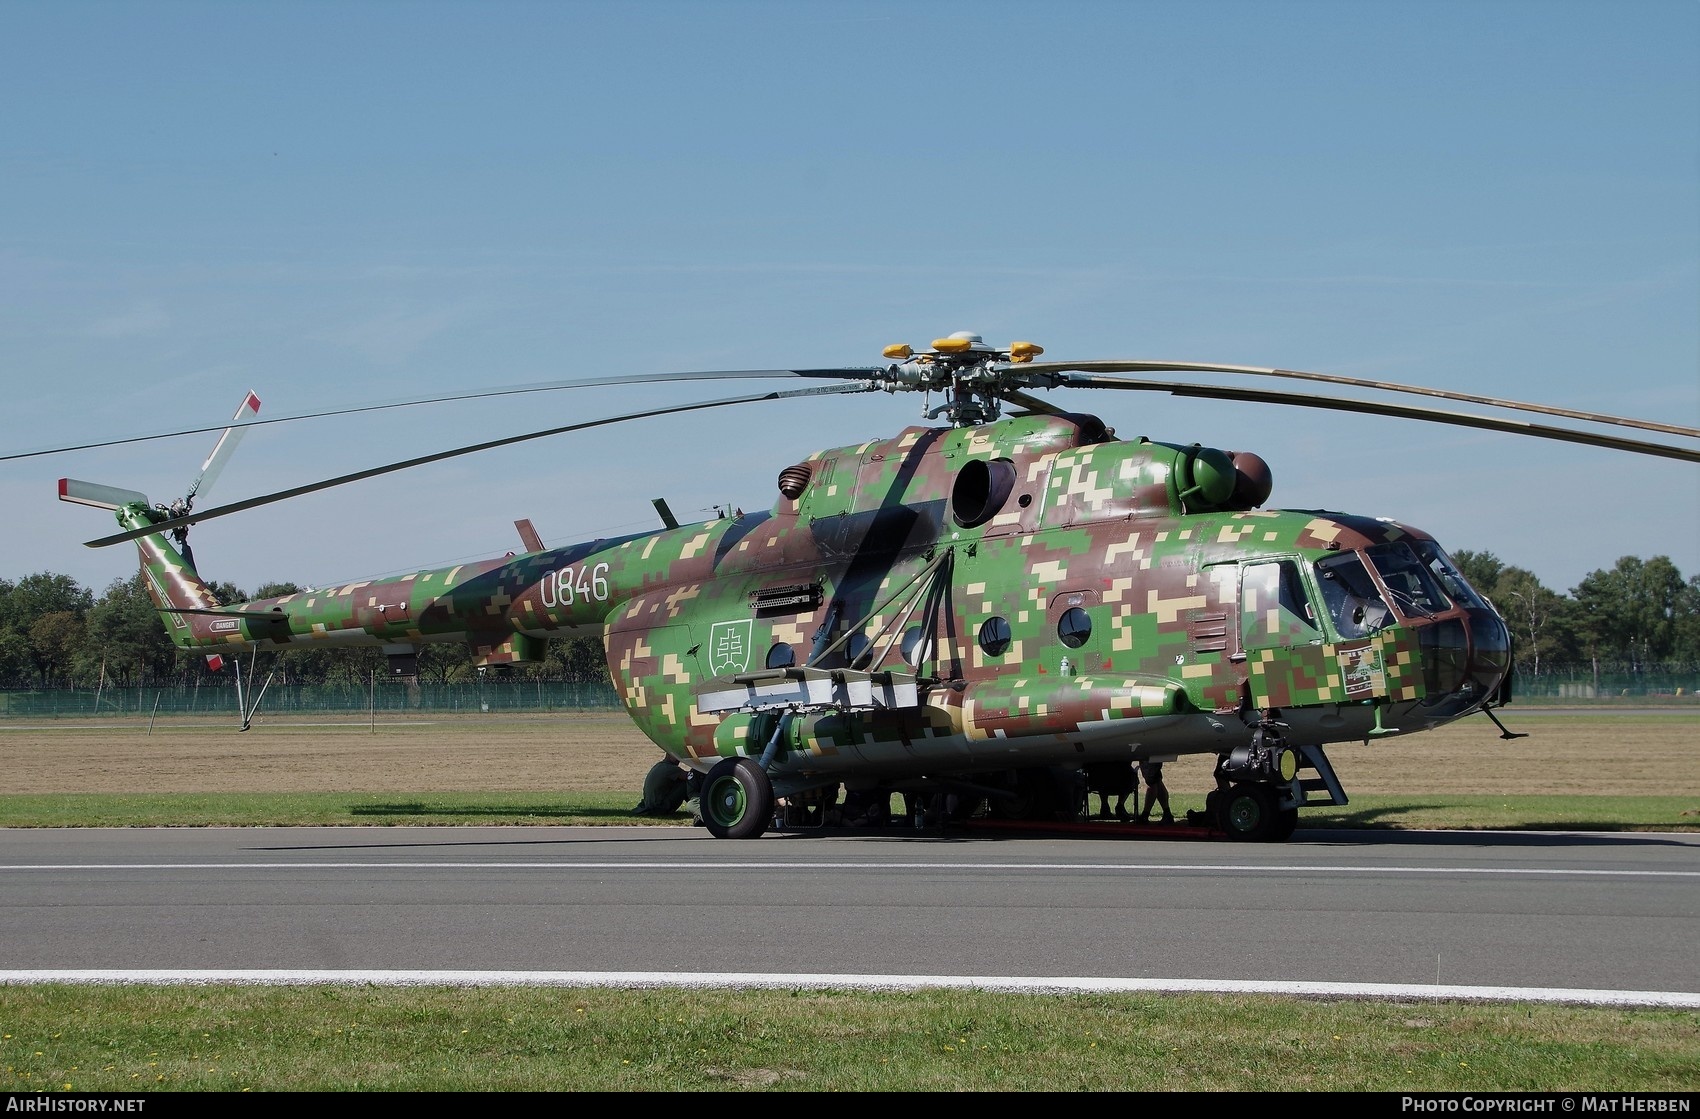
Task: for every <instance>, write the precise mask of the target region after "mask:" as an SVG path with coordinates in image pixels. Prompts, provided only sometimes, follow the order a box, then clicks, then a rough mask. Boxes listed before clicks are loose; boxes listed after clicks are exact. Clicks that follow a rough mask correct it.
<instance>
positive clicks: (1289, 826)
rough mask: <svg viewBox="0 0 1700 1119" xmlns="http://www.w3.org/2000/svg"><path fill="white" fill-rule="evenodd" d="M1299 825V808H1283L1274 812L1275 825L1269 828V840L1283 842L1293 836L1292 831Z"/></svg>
mask: <svg viewBox="0 0 1700 1119" xmlns="http://www.w3.org/2000/svg"><path fill="white" fill-rule="evenodd" d="M1298 826H1299V810H1298V809H1297V808H1283V809H1280V810H1279V811H1278V812H1276V813H1275V826H1274V827H1273V828H1271V829H1269V842H1271V843H1285V842H1286V841H1287V840H1289V839H1291V838H1293V832H1294V831H1295V830H1297V828H1298Z"/></svg>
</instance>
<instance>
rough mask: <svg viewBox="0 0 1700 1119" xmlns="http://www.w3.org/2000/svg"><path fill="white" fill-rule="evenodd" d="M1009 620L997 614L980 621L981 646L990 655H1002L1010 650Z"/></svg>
mask: <svg viewBox="0 0 1700 1119" xmlns="http://www.w3.org/2000/svg"><path fill="white" fill-rule="evenodd" d="M1009 639H1010V633H1009V620H1008V619H1007V618H999V617H996V616H993V617H990V618H987V619H986V620H985V621H983V622H981V623H980V648H981V649H982V650H984V651H985V654H986V655H987V656H988V657H1001V656H1003V655H1004V653H1006V652H1007V651H1008V650H1009Z"/></svg>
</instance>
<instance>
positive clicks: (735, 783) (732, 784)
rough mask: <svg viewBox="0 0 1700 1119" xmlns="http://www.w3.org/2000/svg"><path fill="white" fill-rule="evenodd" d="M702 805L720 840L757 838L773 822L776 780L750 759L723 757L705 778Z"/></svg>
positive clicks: (711, 830)
mask: <svg viewBox="0 0 1700 1119" xmlns="http://www.w3.org/2000/svg"><path fill="white" fill-rule="evenodd" d="M700 804H701V805H702V822H703V823H704V824H705V825H706V826H707V827H708V830H709V833H710V834H711V835H713V836H714V837H715V838H716V839H754V838H756V837H757V836H759V835H761V834H762V833H763V832H765V831H766V830H767V826H768V824H770V823H772V822H773V782H771V781H769V780H768V779H767V774H765V773H763V772H762V769H761V766H759V765H757V764H756V763H755V762H753V761H751V760H750V759H749V758H722V759H721V760H720V761H718V762H716V763H715V765H714V768H713V769H711V770H709V771H708V776H707V777H705V778H703V782H702V799H701V801H700Z"/></svg>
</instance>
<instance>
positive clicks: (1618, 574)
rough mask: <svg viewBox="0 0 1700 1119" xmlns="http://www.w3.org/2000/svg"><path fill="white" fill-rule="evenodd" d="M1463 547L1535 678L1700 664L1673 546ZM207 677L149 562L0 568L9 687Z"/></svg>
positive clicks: (539, 673) (560, 666)
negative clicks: (151, 586)
mask: <svg viewBox="0 0 1700 1119" xmlns="http://www.w3.org/2000/svg"><path fill="white" fill-rule="evenodd" d="M1453 558H1454V559H1455V560H1456V561H1457V563H1458V566H1459V567H1460V568H1461V569H1462V571H1463V573H1464V576H1465V577H1466V578H1467V579H1469V581H1470V582H1471V583H1472V584H1473V585H1474V586H1475V587H1476V589H1477V590H1479V591H1481V592H1482V593H1483V594H1484V595H1486V596H1487V597H1488V598H1489V599H1490V600H1491V601H1492V602H1493V604H1494V606H1495V607H1496V608H1497V609H1498V610H1499V612H1500V614H1501V615H1502V616H1503V617H1504V618H1505V620H1506V622H1507V623H1508V624H1509V626H1510V627H1511V632H1512V636H1513V639H1514V641H1515V646H1514V648H1515V654H1516V659H1517V671H1518V674H1519V675H1520V676H1521V677H1523V678H1524V679H1526V680H1527V679H1530V678H1538V677H1540V676H1542V675H1544V674H1549V673H1552V672H1555V671H1558V670H1559V668H1560V666H1564V667H1565V670H1566V671H1571V670H1573V669H1574V667H1575V666H1577V665H1582V666H1590V667H1591V668H1592V670H1593V672H1594V673H1595V675H1596V676H1597V675H1598V674H1600V673H1601V672H1611V673H1624V672H1628V673H1641V672H1646V671H1649V670H1652V669H1654V668H1656V667H1658V666H1663V667H1664V668H1665V669H1666V670H1668V671H1679V672H1688V671H1693V670H1695V669H1696V668H1697V667H1700V575H1695V576H1693V577H1690V578H1688V579H1684V578H1683V576H1682V573H1681V572H1680V571H1678V570H1677V567H1676V565H1675V564H1674V563H1672V562H1671V561H1670V558H1669V557H1667V556H1654V557H1653V558H1652V559H1650V560H1642V559H1639V558H1637V557H1635V556H1624V557H1623V558H1621V559H1619V560H1618V561H1617V563H1616V564H1615V565H1614V566H1612V567H1611V568H1610V569H1602V570H1598V571H1593V572H1590V573H1589V574H1588V575H1587V576H1586V577H1585V578H1583V580H1582V581H1581V583H1579V584H1578V585H1577V586H1575V587H1572V588H1571V589H1570V591H1569V593H1568V594H1560V593H1559V592H1557V591H1554V590H1552V589H1551V588H1549V587H1547V586H1546V585H1545V584H1543V583H1542V582H1541V581H1540V579H1538V578H1537V577H1536V576H1535V575H1534V573H1533V572H1530V571H1527V570H1525V569H1523V568H1521V567H1514V566H1509V565H1507V564H1505V563H1503V562H1501V561H1500V560H1499V558H1498V557H1496V556H1495V555H1494V554H1493V553H1492V552H1459V553H1457V554H1456V555H1455V556H1454V557H1453ZM212 589H213V592H214V593H215V594H216V595H218V597H219V599H220V601H222V602H246V601H248V600H249V599H251V598H271V597H275V596H277V595H285V594H295V593H298V592H299V591H301V590H302V588H301V587H298V586H296V585H295V584H293V583H267V584H265V585H263V586H261V587H259V588H258V589H257V590H256V591H255V592H254V594H252V595H249V594H247V593H245V592H244V591H242V590H240V589H239V588H237V587H235V586H232V585H231V584H228V583H217V584H213V588H212ZM275 667H276V671H277V673H278V677H279V682H280V683H297V684H339V683H349V684H356V683H364V682H366V681H367V680H369V679H370V678H371V676H372V674H373V673H378V674H379V675H386V674H387V671H388V670H387V667H386V664H385V661H384V656H383V653H382V651H381V650H379V649H376V648H370V649H367V648H349V647H337V648H325V647H314V646H304V647H302V648H299V649H289V650H284V651H281V652H280V653H279V654H278V658H277V660H276V662H275ZM514 672H515V673H516V674H517V675H521V676H530V677H537V678H541V679H546V680H565V681H571V682H575V683H593V682H602V681H606V680H607V678H608V670H607V665H606V662H605V661H604V658H603V652H602V640H601V636H600V634H598V633H594V632H585V633H577V634H572V635H569V636H567V637H564V638H559V639H556V640H551V641H550V642H548V645H547V655H546V657H545V659H544V661H543V662H542V663H541V664H535V665H522V666H517V667H516V668H515V669H514ZM474 674H475V669H474V667H473V664H472V656H471V652H470V651H469V650H468V649H467V648H466V646H465V645H462V644H458V643H455V644H441V645H435V644H433V645H423V646H421V647H420V650H419V675H420V679H421V680H422V681H424V682H426V683H442V684H446V683H450V682H453V681H455V680H462V679H470V678H472V677H473V676H474ZM226 675H228V674H226ZM206 676H207V668H206V659H205V655H204V654H203V653H199V652H185V651H183V650H179V649H178V648H177V647H176V646H174V645H172V643H171V640H170V638H168V637H167V636H166V633H165V627H164V626H163V625H162V624H161V621H160V616H159V611H158V610H157V609H155V607H154V604H153V600H152V599H151V598H149V597H148V591H147V586H146V585H145V583H144V582H143V580H142V575H141V573H140V572H137V574H136V575H134V576H132V577H130V578H128V579H119V580H116V581H114V582H113V583H112V584H111V585H110V586H108V587H107V588H106V589H105V590H104V591H102V592H101V593H100V594H99V595H96V594H95V593H94V592H93V591H91V590H89V589H88V588H86V587H82V586H79V585H78V583H77V581H76V580H75V579H73V578H71V577H70V576H68V575H58V574H54V573H53V572H40V573H37V574H34V575H25V576H24V577H23V578H21V579H18V580H17V581H16V582H13V581H11V580H7V579H0V687H4V688H54V687H97V686H100V685H102V684H105V685H107V686H116V687H170V686H173V685H186V684H191V683H194V682H196V681H197V680H200V679H203V678H205V677H206ZM207 682H212V681H207Z"/></svg>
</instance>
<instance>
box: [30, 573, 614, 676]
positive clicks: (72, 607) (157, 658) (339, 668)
mask: <svg viewBox="0 0 1700 1119" xmlns="http://www.w3.org/2000/svg"><path fill="white" fill-rule="evenodd" d="M211 589H212V592H213V593H214V594H215V595H216V596H217V597H218V600H219V601H220V602H226V603H233V602H247V601H249V600H250V599H255V598H274V597H276V596H279V595H286V594H297V593H299V592H300V591H302V590H303V589H304V588H302V587H298V586H296V585H295V584H293V583H266V584H264V585H262V586H261V587H260V588H259V589H258V590H256V591H255V592H254V593H253V594H252V595H250V594H248V593H246V592H245V591H243V590H241V589H240V588H238V587H236V586H233V585H232V584H230V583H213V584H211ZM418 659H419V678H420V680H421V681H423V682H425V683H431V684H446V683H450V682H452V681H455V680H462V679H472V678H473V677H474V675H475V673H476V669H475V668H474V666H473V664H472V651H471V650H470V649H469V648H467V646H466V645H465V644H463V643H460V642H450V643H446V644H427V645H421V646H420V648H419V658H418ZM263 666H264V667H265V668H266V669H267V670H268V671H271V670H273V669H275V671H276V677H277V683H278V684H362V685H363V684H365V683H367V681H368V680H370V679H371V678H372V675H373V674H374V673H376V674H377V675H378V676H379V677H386V676H388V674H389V668H388V664H387V662H386V660H385V658H384V654H383V651H382V650H381V649H378V648H375V647H374V648H360V647H349V646H340V647H336V648H327V647H324V646H313V645H304V646H302V647H301V648H298V649H286V650H279V651H278V654H277V658H276V660H275V661H269V660H268V661H266V662H263ZM513 674H514V675H515V676H520V677H536V678H540V679H545V680H565V681H570V682H573V683H586V684H588V683H606V682H607V680H608V668H607V661H606V660H605V658H604V656H603V652H602V637H601V634H600V633H599V632H581V633H576V634H572V635H569V636H567V637H564V638H560V639H557V640H552V641H550V642H548V645H547V655H546V656H545V658H544V660H543V661H542V662H541V663H539V664H531V665H516V666H514V668H513ZM229 678H231V673H230V672H229V670H228V669H226V670H225V671H224V672H222V673H211V672H209V670H208V669H207V665H206V654H205V652H204V651H199V652H195V651H188V650H183V649H179V648H177V647H176V646H175V645H173V644H172V643H171V639H170V638H169V637H167V636H166V632H165V626H164V625H163V624H162V622H161V619H160V614H159V611H158V609H157V608H156V607H155V606H154V604H153V599H151V598H150V597H149V596H148V589H147V584H146V583H145V582H144V581H143V576H142V574H141V572H140V571H138V572H137V573H136V574H135V575H133V576H131V577H130V578H128V579H119V580H116V581H115V582H113V583H112V584H111V585H110V586H108V587H107V588H106V590H105V591H103V592H101V593H100V594H99V595H98V596H97V595H95V594H94V593H93V592H92V591H90V590H88V589H87V588H85V587H82V586H79V585H78V584H77V581H76V580H75V579H73V578H71V577H70V576H68V575H58V574H55V573H53V572H40V573H38V574H35V575H26V576H24V577H23V578H21V579H19V580H17V582H11V581H9V580H7V579H0V688H66V687H89V688H94V687H99V686H101V685H102V684H104V685H105V686H107V687H121V688H129V687H172V686H177V685H190V684H194V683H197V682H201V683H211V684H216V683H219V682H222V681H223V680H226V679H229Z"/></svg>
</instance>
